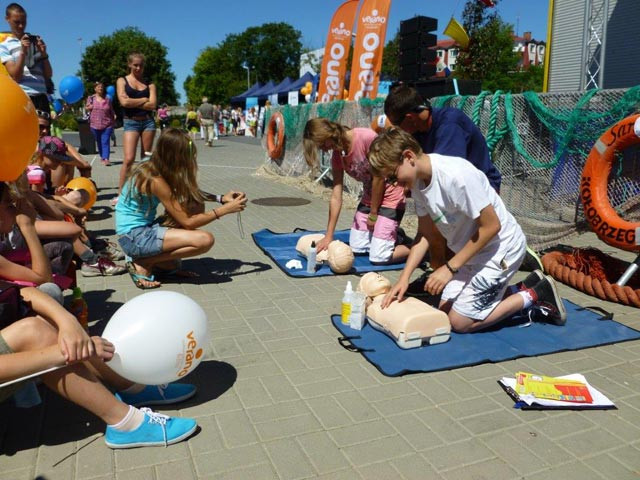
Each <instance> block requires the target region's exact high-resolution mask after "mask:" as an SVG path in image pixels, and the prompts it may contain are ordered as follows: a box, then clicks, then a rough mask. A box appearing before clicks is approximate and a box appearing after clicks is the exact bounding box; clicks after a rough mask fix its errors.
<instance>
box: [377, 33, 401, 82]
mask: <svg viewBox="0 0 640 480" xmlns="http://www.w3.org/2000/svg"><path fill="white" fill-rule="evenodd" d="M399 56H400V29H398V31H397V32H396V34H395V36H394V37H393V38H392V39H391V40H389V41H388V42H387V44H386V45H385V46H384V52H383V54H382V71H381V73H382V75H385V76H389V77H391V78H398V76H399V75H400V62H399Z"/></svg>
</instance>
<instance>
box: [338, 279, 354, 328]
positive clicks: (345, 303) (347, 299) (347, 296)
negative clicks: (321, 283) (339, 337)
mask: <svg viewBox="0 0 640 480" xmlns="http://www.w3.org/2000/svg"><path fill="white" fill-rule="evenodd" d="M352 293H353V287H352V286H351V281H348V282H347V288H345V289H344V295H343V296H342V312H341V313H342V314H341V315H340V320H341V321H342V323H343V324H344V325H349V316H350V315H351V294H352Z"/></svg>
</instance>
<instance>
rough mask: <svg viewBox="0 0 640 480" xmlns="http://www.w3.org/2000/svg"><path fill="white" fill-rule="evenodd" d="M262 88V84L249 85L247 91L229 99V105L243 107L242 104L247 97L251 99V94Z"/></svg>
mask: <svg viewBox="0 0 640 480" xmlns="http://www.w3.org/2000/svg"><path fill="white" fill-rule="evenodd" d="M262 87H263V85H262V83H260V82H256V83H254V84H253V85H251V87H249V89H248V90H246V91H244V92H242V93H241V94H239V95H236V96H235V97H231V104H232V105H236V106H237V105H242V106H243V107H244V102H245V100H246V99H247V97H251V96H253V93H254V92H255V91H257V90H260V89H261V88H262Z"/></svg>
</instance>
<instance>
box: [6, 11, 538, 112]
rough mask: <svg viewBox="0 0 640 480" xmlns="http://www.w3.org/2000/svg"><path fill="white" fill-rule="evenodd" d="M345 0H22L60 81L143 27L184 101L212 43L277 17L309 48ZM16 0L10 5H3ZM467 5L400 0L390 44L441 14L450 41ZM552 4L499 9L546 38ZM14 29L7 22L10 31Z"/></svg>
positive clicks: (318, 42)
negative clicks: (102, 45)
mask: <svg viewBox="0 0 640 480" xmlns="http://www.w3.org/2000/svg"><path fill="white" fill-rule="evenodd" d="M343 1H344V0H312V1H310V0H298V1H294V0H269V1H267V0H240V1H237V0H236V1H234V0H231V1H229V0H191V1H189V2H177V1H175V0H171V1H169V0H153V1H151V0H137V1H135V2H132V1H130V0H127V1H125V0H110V1H107V2H81V1H78V0H73V1H72V0H22V1H19V2H18V3H20V4H21V5H22V6H23V7H24V8H25V10H26V11H27V31H28V32H30V33H35V34H38V35H40V36H41V37H42V38H43V39H44V40H45V42H46V43H47V47H48V52H49V55H50V58H51V65H52V66H53V80H54V82H55V84H56V85H58V84H59V83H60V80H61V79H62V78H63V77H65V76H67V75H75V74H76V73H77V72H78V71H79V69H80V58H81V53H82V51H84V49H85V48H86V47H87V46H89V45H91V44H92V43H93V42H94V41H96V40H97V39H98V38H99V37H100V36H102V35H109V34H111V33H112V32H113V31H114V30H118V29H121V28H124V27H127V26H135V27H138V28H139V29H140V30H142V31H143V32H144V33H146V34H147V35H149V36H151V37H154V38H156V39H157V40H159V41H160V43H162V44H163V45H164V46H165V47H167V49H168V60H169V62H171V65H172V70H173V72H174V73H175V74H176V85H175V87H176V91H177V92H178V93H179V94H180V96H181V100H182V101H184V100H185V98H186V96H185V94H184V89H183V83H184V80H185V78H186V77H187V75H189V74H190V73H191V71H192V67H193V65H194V63H195V61H196V59H197V58H198V55H199V53H200V52H201V51H202V50H203V49H204V48H206V47H208V46H216V45H217V44H219V43H220V42H222V41H223V40H224V39H225V37H226V36H227V35H229V34H234V33H242V32H243V31H244V30H246V29H247V28H249V27H253V26H259V25H262V24H264V23H270V22H286V23H288V24H290V25H292V26H293V27H294V28H296V29H297V30H299V31H300V32H301V34H302V46H303V48H305V49H316V48H321V47H323V46H324V42H325V40H326V37H327V31H328V28H329V22H330V21H331V17H332V16H333V13H334V11H335V10H336V8H338V6H339V5H340V4H341V3H342V2H343ZM9 3H10V2H9V1H7V2H5V3H4V4H3V7H4V6H6V5H8V4H9ZM465 3H466V0H392V2H391V10H390V12H389V21H388V24H387V25H388V26H387V39H386V41H385V43H386V42H387V41H389V40H390V39H391V38H393V36H394V35H395V33H396V32H397V31H398V28H399V26H400V21H401V20H407V19H409V18H412V17H414V16H415V15H425V16H428V17H434V18H437V19H438V38H447V37H444V36H443V34H442V31H443V30H444V28H445V27H446V25H447V22H448V21H449V19H450V18H451V16H452V15H454V16H455V17H456V18H457V19H458V20H460V21H461V17H462V10H463V8H464V5H465ZM548 4H549V0H501V1H500V3H499V5H498V7H497V8H498V12H499V13H500V16H501V17H502V19H503V20H504V21H505V22H507V23H511V24H512V25H513V26H514V30H516V32H517V33H519V34H520V35H522V33H523V32H527V31H529V32H532V35H533V38H534V39H536V40H546V32H547V11H548ZM3 10H4V8H3ZM8 29H9V28H8V25H7V24H6V22H5V23H4V28H3V29H2V30H8ZM124 73H125V72H123V74H124ZM115 80H116V79H113V83H115ZM276 80H279V79H276ZM238 93H241V92H238Z"/></svg>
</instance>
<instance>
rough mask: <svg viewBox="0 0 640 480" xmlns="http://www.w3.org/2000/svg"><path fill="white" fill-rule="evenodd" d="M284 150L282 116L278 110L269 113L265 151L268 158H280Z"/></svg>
mask: <svg viewBox="0 0 640 480" xmlns="http://www.w3.org/2000/svg"><path fill="white" fill-rule="evenodd" d="M283 150H284V117H283V116H282V114H281V113H280V112H275V113H274V114H273V115H271V118H270V119H269V123H268V124H267V152H268V153H269V158H273V159H275V158H280V157H282V152H283Z"/></svg>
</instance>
